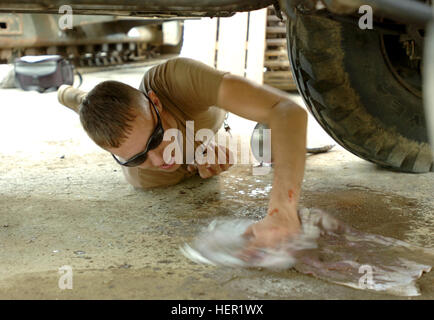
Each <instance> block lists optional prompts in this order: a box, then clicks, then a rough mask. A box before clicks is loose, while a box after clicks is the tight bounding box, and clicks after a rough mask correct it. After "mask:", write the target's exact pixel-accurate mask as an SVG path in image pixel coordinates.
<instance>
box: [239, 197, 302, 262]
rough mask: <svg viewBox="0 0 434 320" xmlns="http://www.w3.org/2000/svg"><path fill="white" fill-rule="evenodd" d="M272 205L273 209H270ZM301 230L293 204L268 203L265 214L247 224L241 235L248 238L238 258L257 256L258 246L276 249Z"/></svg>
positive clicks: (245, 258) (248, 258) (247, 258)
mask: <svg viewBox="0 0 434 320" xmlns="http://www.w3.org/2000/svg"><path fill="white" fill-rule="evenodd" d="M273 207H274V209H272V208H273ZM300 231H301V224H300V220H299V218H298V215H297V211H296V210H295V209H294V206H291V205H287V204H281V205H280V206H275V205H274V204H272V203H270V206H269V210H268V213H267V216H266V217H265V218H264V219H262V220H261V221H259V222H256V223H254V224H252V225H251V226H249V227H248V228H247V230H246V231H245V232H244V234H243V237H244V238H245V239H246V240H248V243H247V246H246V248H245V249H244V250H243V252H242V253H241V256H240V258H241V259H243V260H245V261H249V260H250V259H254V258H256V257H257V255H258V253H260V251H258V248H270V249H278V248H279V247H280V246H281V245H282V244H284V243H287V242H288V241H290V240H291V239H293V238H295V237H296V236H297V235H298V234H299V233H300Z"/></svg>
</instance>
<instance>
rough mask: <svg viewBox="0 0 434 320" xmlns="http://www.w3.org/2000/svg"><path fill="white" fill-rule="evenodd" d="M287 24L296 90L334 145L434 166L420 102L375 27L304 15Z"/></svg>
mask: <svg viewBox="0 0 434 320" xmlns="http://www.w3.org/2000/svg"><path fill="white" fill-rule="evenodd" d="M287 28H288V30H287V31H288V32H287V40H288V54H289V58H290V61H291V67H292V72H293V75H294V78H295V79H296V82H297V87H298V90H299V92H300V94H301V95H302V96H303V99H304V100H305V102H306V105H307V106H308V108H309V110H310V112H311V113H312V114H313V116H314V117H315V118H316V119H317V121H318V122H319V123H320V124H321V126H322V127H323V128H324V129H325V130H326V131H327V132H328V133H329V134H330V135H331V136H332V137H333V138H334V139H335V140H336V142H338V143H339V144H340V145H342V146H343V147H344V148H345V149H347V150H348V151H350V152H352V153H353V154H355V155H357V156H359V157H361V158H363V159H365V160H368V161H371V162H374V163H376V164H379V165H381V166H384V167H387V168H389V169H392V170H397V171H404V172H428V171H433V158H432V154H431V150H430V146H429V144H428V137H427V129H426V122H425V116H424V111H423V104H422V99H421V98H420V97H418V96H416V95H415V94H413V93H411V92H410V91H409V90H407V89H406V88H405V87H404V86H403V85H402V84H401V83H400V82H399V81H398V80H397V79H396V78H395V77H394V75H393V73H392V72H391V70H390V69H389V67H388V65H387V64H386V61H385V58H384V55H383V53H382V52H381V41H380V35H379V34H378V33H377V32H376V31H375V29H374V30H361V29H359V28H357V27H356V26H355V25H352V24H349V23H343V22H337V21H334V20H331V19H328V18H326V17H324V16H321V15H308V14H300V13H297V14H296V17H295V18H294V19H288V23H287Z"/></svg>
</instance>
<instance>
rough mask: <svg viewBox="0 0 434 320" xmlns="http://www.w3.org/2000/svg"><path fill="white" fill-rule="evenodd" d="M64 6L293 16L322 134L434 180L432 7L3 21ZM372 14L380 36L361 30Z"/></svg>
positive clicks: (178, 6)
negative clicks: (428, 45)
mask: <svg viewBox="0 0 434 320" xmlns="http://www.w3.org/2000/svg"><path fill="white" fill-rule="evenodd" d="M64 4H67V5H70V6H71V7H72V9H73V12H74V13H75V14H92V15H95V14H110V15H118V16H130V17H159V18H173V17H181V18H182V17H226V16H231V15H233V14H234V13H236V12H240V11H251V10H256V9H260V8H265V7H267V6H269V5H274V6H275V9H276V13H283V14H285V15H286V16H287V17H288V19H287V46H288V54H289V59H290V61H291V67H292V72H293V75H294V78H295V79H296V82H297V87H298V90H299V92H300V94H301V95H302V96H303V98H304V100H305V102H306V104H307V106H308V108H309V109H310V111H311V113H312V114H313V115H314V116H315V118H316V119H317V120H318V122H319V123H320V124H321V126H322V127H323V128H324V129H325V130H326V131H327V132H328V133H329V134H330V135H331V136H332V137H333V138H334V139H335V140H336V141H337V142H338V143H339V144H341V145H342V146H343V147H344V148H346V149H347V150H349V151H350V152H352V153H354V154H355V155H357V156H359V157H361V158H363V159H366V160H368V161H371V162H374V163H376V164H379V165H381V166H384V167H387V168H390V169H392V170H397V171H404V172H428V171H434V165H433V157H432V153H431V149H430V146H429V143H428V133H427V131H428V130H427V121H426V119H425V113H424V107H423V99H422V96H423V95H422V70H423V68H424V57H423V47H424V40H425V28H426V26H427V24H428V22H429V21H430V20H431V19H432V15H433V11H432V0H419V1H418V0H322V1H318V0H279V1H276V0H274V1H273V0H202V1H197V0H149V1H141V0H129V1H120V0H104V1H102V0H68V1H49V2H48V1H44V0H33V1H28V0H21V1H19V0H10V1H7V2H6V1H0V12H14V13H58V10H59V7H60V6H61V5H64ZM366 5H368V6H369V7H370V8H372V9H373V10H372V13H373V15H372V17H373V28H372V29H361V28H360V27H359V20H360V18H361V14H360V13H359V9H360V7H361V6H366ZM278 15H279V14H278ZM1 25H2V22H1V21H0V26H1ZM240 45H241V44H240Z"/></svg>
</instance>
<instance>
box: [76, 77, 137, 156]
mask: <svg viewBox="0 0 434 320" xmlns="http://www.w3.org/2000/svg"><path fill="white" fill-rule="evenodd" d="M137 92H138V90H137V89H134V88H133V87H131V86H129V85H127V84H124V83H122V82H118V81H104V82H101V83H100V84H98V85H97V86H96V87H95V88H93V89H92V90H91V91H90V92H89V93H88V94H87V95H86V98H85V99H84V100H83V101H82V103H81V104H80V107H79V111H78V113H79V115H80V121H81V124H82V126H83V128H84V130H85V131H86V132H87V134H88V135H89V137H90V138H91V139H92V140H93V141H94V142H95V143H96V144H97V145H99V146H100V147H102V148H107V147H112V148H118V147H119V146H120V145H121V143H122V142H123V141H124V140H125V139H126V134H127V133H128V132H129V131H130V130H131V129H132V127H131V122H132V121H133V120H134V119H135V118H136V117H137V115H138V114H139V112H140V111H141V110H140V107H139V106H140V104H139V103H138V95H137Z"/></svg>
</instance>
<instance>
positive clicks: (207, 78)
mask: <svg viewBox="0 0 434 320" xmlns="http://www.w3.org/2000/svg"><path fill="white" fill-rule="evenodd" d="M226 73H227V72H223V71H219V70H216V69H214V68H212V67H209V66H208V65H206V64H204V63H202V62H199V61H195V60H192V59H189V58H174V59H170V60H168V61H166V62H165V63H162V64H160V65H157V66H155V67H152V68H151V69H150V70H148V72H146V74H145V75H144V77H143V80H142V83H141V84H140V87H139V90H141V91H143V92H146V93H148V92H149V90H152V91H154V92H155V94H156V95H157V97H158V98H159V99H160V101H161V103H162V105H163V108H165V109H166V110H167V111H169V112H170V113H171V114H172V115H173V116H174V118H175V119H176V121H177V124H178V129H179V130H180V131H181V132H182V134H183V138H184V141H183V142H184V148H183V150H184V160H185V151H186V147H185V146H186V141H185V138H186V121H188V120H193V121H194V132H195V134H196V131H197V130H199V129H202V128H207V129H211V130H212V131H213V132H214V133H216V132H217V131H218V130H219V128H220V127H221V126H222V124H223V121H224V119H225V116H226V111H225V110H223V109H221V108H218V107H216V106H215V104H216V102H217V94H218V90H219V87H220V83H221V80H222V79H223V76H224V75H225V74H226ZM201 143H202V142H195V148H196V147H197V146H198V145H200V144H201ZM184 163H185V162H184ZM191 175H193V174H192V173H190V172H188V171H187V165H186V164H183V165H181V167H180V168H179V169H178V170H176V171H174V172H164V171H155V170H151V169H141V168H139V178H140V184H141V186H142V188H151V187H157V186H166V185H172V184H176V183H178V182H180V181H181V180H183V179H184V178H187V177H190V176H191Z"/></svg>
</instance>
